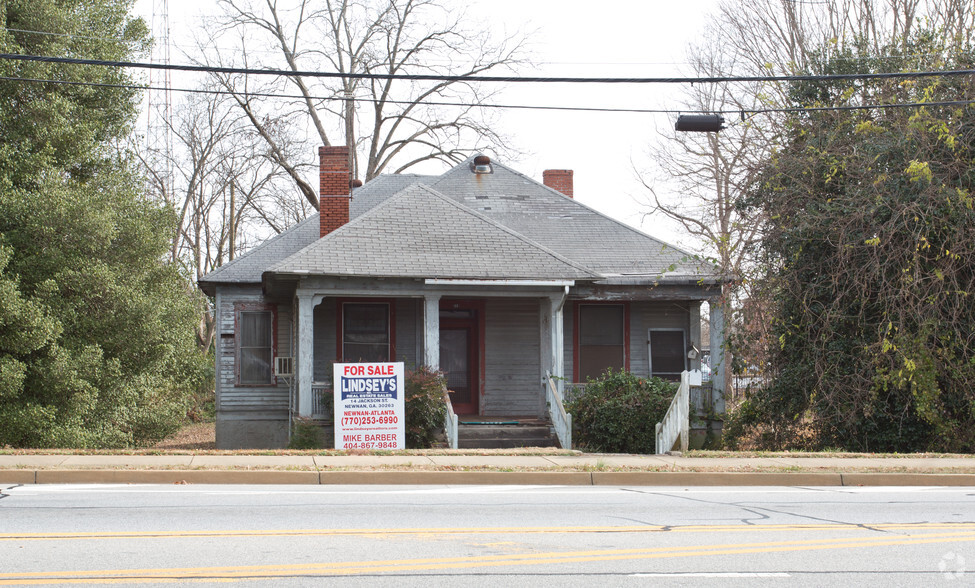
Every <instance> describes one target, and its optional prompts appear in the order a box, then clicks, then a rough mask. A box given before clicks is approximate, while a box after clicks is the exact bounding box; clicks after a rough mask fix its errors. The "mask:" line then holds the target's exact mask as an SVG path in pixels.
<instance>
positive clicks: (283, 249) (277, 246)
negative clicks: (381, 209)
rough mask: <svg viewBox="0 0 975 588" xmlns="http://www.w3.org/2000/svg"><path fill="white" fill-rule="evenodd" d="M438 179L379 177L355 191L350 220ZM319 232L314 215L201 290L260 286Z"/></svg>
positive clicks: (208, 278)
mask: <svg viewBox="0 0 975 588" xmlns="http://www.w3.org/2000/svg"><path fill="white" fill-rule="evenodd" d="M437 177H439V176H421V175H415V174H390V175H381V176H378V177H376V178H374V179H373V180H371V181H370V182H369V183H367V184H365V185H364V186H362V187H361V188H358V189H356V190H355V192H354V193H353V195H352V201H351V203H350V205H349V217H350V218H355V217H357V216H359V215H361V214H363V213H365V212H366V211H368V210H370V209H372V208H373V207H375V206H376V205H377V204H380V203H382V202H384V201H385V200H386V199H387V198H389V197H390V196H392V195H393V194H396V193H397V192H399V191H400V190H402V189H403V188H406V187H408V186H412V185H413V184H416V183H417V182H420V181H424V180H426V181H430V180H432V179H436V178H437ZM320 232H321V230H320V227H319V222H318V214H314V215H312V216H310V217H308V218H306V219H305V220H303V221H301V222H300V223H298V224H297V225H295V226H293V227H291V228H290V229H288V230H286V231H284V232H282V233H281V234H279V235H275V236H274V237H272V238H270V239H268V240H267V241H264V242H263V243H261V244H260V245H258V246H256V247H254V248H253V249H250V250H249V251H247V252H246V253H244V254H243V255H241V256H240V257H238V258H237V259H234V260H233V261H231V262H228V263H225V264H223V265H222V266H220V267H218V268H217V269H215V270H213V271H212V272H210V273H209V274H207V275H205V276H204V277H203V278H201V279H200V282H199V283H200V287H201V288H203V291H204V292H206V293H207V294H209V295H211V296H212V295H213V286H214V285H215V284H217V283H231V284H235V283H236V284H258V283H260V282H261V276H262V275H263V273H264V272H265V271H266V270H267V268H269V267H271V266H272V265H274V264H276V263H278V262H280V261H282V260H283V259H285V258H287V257H288V256H290V255H293V254H294V253H296V252H298V251H300V250H301V249H303V248H305V247H307V246H308V245H311V244H312V243H314V242H315V241H317V240H318V237H319V234H320Z"/></svg>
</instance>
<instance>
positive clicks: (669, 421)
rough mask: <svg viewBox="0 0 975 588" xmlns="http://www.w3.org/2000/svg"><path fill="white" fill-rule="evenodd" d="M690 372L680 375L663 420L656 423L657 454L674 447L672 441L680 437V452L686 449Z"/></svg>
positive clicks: (688, 425)
mask: <svg viewBox="0 0 975 588" xmlns="http://www.w3.org/2000/svg"><path fill="white" fill-rule="evenodd" d="M690 397H691V384H690V374H689V373H688V372H684V373H682V374H681V375H680V387H679V388H678V389H677V394H676V395H675V396H674V399H673V400H672V401H671V402H670V408H668V409H667V414H665V415H664V420H663V421H662V422H659V423H657V455H660V454H663V453H667V452H668V451H670V450H672V449H673V448H674V443H676V442H677V439H678V438H680V450H681V452H686V451H687V437H688V432H689V429H690V413H691V410H690V404H691V403H690Z"/></svg>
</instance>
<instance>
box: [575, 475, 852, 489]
mask: <svg viewBox="0 0 975 588" xmlns="http://www.w3.org/2000/svg"><path fill="white" fill-rule="evenodd" d="M592 483H593V485H594V486H842V485H843V478H842V476H841V475H840V474H828V473H806V472H795V473H788V472H593V474H592Z"/></svg>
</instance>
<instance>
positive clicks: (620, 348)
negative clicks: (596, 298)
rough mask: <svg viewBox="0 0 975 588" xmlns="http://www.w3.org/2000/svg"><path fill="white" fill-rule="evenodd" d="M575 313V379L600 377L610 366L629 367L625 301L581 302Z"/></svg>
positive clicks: (617, 367) (582, 379) (616, 368)
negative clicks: (576, 351) (576, 345)
mask: <svg viewBox="0 0 975 588" xmlns="http://www.w3.org/2000/svg"><path fill="white" fill-rule="evenodd" d="M576 316H577V319H578V321H577V327H576V328H577V331H576V334H577V337H578V339H577V340H578V353H577V366H576V370H575V372H576V374H575V379H576V381H579V382H585V381H586V380H587V379H588V378H598V377H600V376H601V375H602V374H603V373H604V372H605V371H606V369H607V368H613V369H614V370H623V369H626V364H627V362H626V331H627V329H626V307H625V306H624V305H622V304H580V305H579V306H578V314H577V315H576Z"/></svg>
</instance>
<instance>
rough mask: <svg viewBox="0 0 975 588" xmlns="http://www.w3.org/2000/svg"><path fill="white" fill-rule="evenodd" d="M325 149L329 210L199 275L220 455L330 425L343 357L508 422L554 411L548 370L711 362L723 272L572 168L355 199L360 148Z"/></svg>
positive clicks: (499, 173) (666, 370)
mask: <svg viewBox="0 0 975 588" xmlns="http://www.w3.org/2000/svg"><path fill="white" fill-rule="evenodd" d="M319 155H320V158H321V186H322V193H321V211H322V213H321V214H320V215H316V216H314V217H311V218H308V219H307V220H305V221H304V222H302V223H300V224H298V225H296V226H295V227H293V228H291V229H290V230H288V231H286V232H284V233H282V234H280V235H278V236H276V237H274V238H272V239H269V240H268V241H267V242H265V243H263V244H262V245H260V246H258V247H255V248H254V249H252V250H251V251H249V252H248V253H246V254H245V255H242V256H240V257H238V258H237V259H235V260H233V261H232V262H230V263H227V264H226V265H224V266H222V267H220V268H218V269H217V270H215V271H213V272H211V273H210V274H208V275H206V276H204V277H203V278H202V279H201V280H200V282H199V283H200V287H201V288H202V289H203V290H204V292H206V293H207V294H208V295H210V296H212V297H214V299H215V308H216V310H215V311H216V313H217V329H218V331H217V338H216V345H217V353H216V374H217V378H216V399H217V446H218V447H220V448H237V447H281V446H284V445H286V444H287V441H288V431H289V423H290V421H291V419H292V418H293V417H295V416H308V417H313V418H330V415H324V414H322V412H323V410H322V408H321V394H322V393H323V392H324V393H328V392H327V391H328V389H329V387H330V382H331V376H332V365H333V363H335V362H349V361H404V362H406V364H407V367H410V366H416V365H421V364H426V365H429V366H433V367H439V368H440V369H442V370H443V371H445V372H446V374H447V378H448V387H449V388H450V390H451V403H452V407H453V410H454V412H455V413H456V414H458V415H461V417H462V420H464V419H465V418H468V419H480V420H482V421H483V420H499V421H506V422H521V421H530V420H535V421H539V422H545V421H546V420H547V419H548V418H549V406H548V405H549V403H548V402H547V401H546V386H547V385H548V384H547V382H548V381H549V379H548V378H547V375H551V376H554V378H553V379H552V381H554V382H562V381H568V382H583V381H585V380H586V378H588V377H595V376H598V375H599V374H600V373H602V372H604V371H605V369H606V368H608V367H612V368H615V369H627V370H630V371H632V372H635V373H638V374H642V375H656V376H662V377H667V378H675V377H676V376H677V375H679V373H680V372H681V371H683V370H686V369H696V368H699V362H700V359H699V356H698V355H697V353H696V351H697V350H698V349H701V348H702V341H701V320H700V318H701V317H700V313H701V303H702V302H703V301H707V300H712V299H716V298H717V297H718V296H720V293H721V279H720V278H719V276H717V275H716V274H715V273H714V271H713V270H712V269H711V268H710V267H707V266H705V265H704V264H700V263H698V262H697V261H695V260H694V259H693V257H692V256H690V255H689V254H687V253H685V252H683V251H681V250H679V249H677V248H675V247H672V246H670V245H667V244H665V243H663V242H661V241H659V240H657V239H655V238H653V237H651V236H649V235H646V234H644V233H642V232H640V231H638V230H636V229H634V228H632V227H629V226H627V225H625V224H623V223H621V222H619V221H617V220H614V219H612V218H609V217H607V216H605V215H603V214H601V213H599V212H596V211H595V210H593V209H591V208H589V207H587V206H585V205H583V204H580V203H579V202H577V201H575V200H574V199H573V198H572V182H571V179H572V172H571V171H569V170H549V171H547V172H545V174H544V176H545V177H544V182H543V183H539V182H537V181H536V180H533V179H532V178H529V177H526V176H524V175H522V174H520V173H518V172H517V171H514V170H512V169H510V168H508V167H506V166H504V165H502V164H499V163H497V162H491V161H489V160H488V158H486V157H483V156H480V157H477V158H471V159H470V160H468V161H466V162H463V163H461V164H459V165H457V166H456V167H454V168H453V169H451V170H449V171H447V172H446V173H444V174H443V175H440V176H419V175H398V174H394V175H383V176H379V177H377V178H376V179H374V180H372V181H370V182H368V183H366V184H365V185H362V186H361V187H356V188H350V186H352V185H353V184H352V182H351V181H350V174H349V171H348V167H347V163H346V162H347V160H348V151H347V149H346V148H345V147H322V148H320V151H319ZM710 307H711V308H712V316H711V324H712V326H713V328H712V329H711V333H712V334H713V336H714V338H715V339H714V340H712V341H710V348H711V349H712V350H720V349H721V348H722V345H721V341H720V336H721V333H722V328H721V324H722V317H721V316H720V313H719V312H718V311H717V310H716V309H717V308H718V305H716V304H712V305H710ZM715 359H716V360H717V361H714V360H715ZM712 360H713V361H712V366H714V365H718V366H720V364H721V363H722V362H721V361H720V358H717V357H715V358H712ZM719 369H720V367H719ZM714 380H715V386H716V387H718V388H720V382H721V381H722V379H721V378H719V377H717V374H716V377H715V379H714ZM717 396H718V397H720V390H717ZM648 426H653V424H648Z"/></svg>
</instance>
